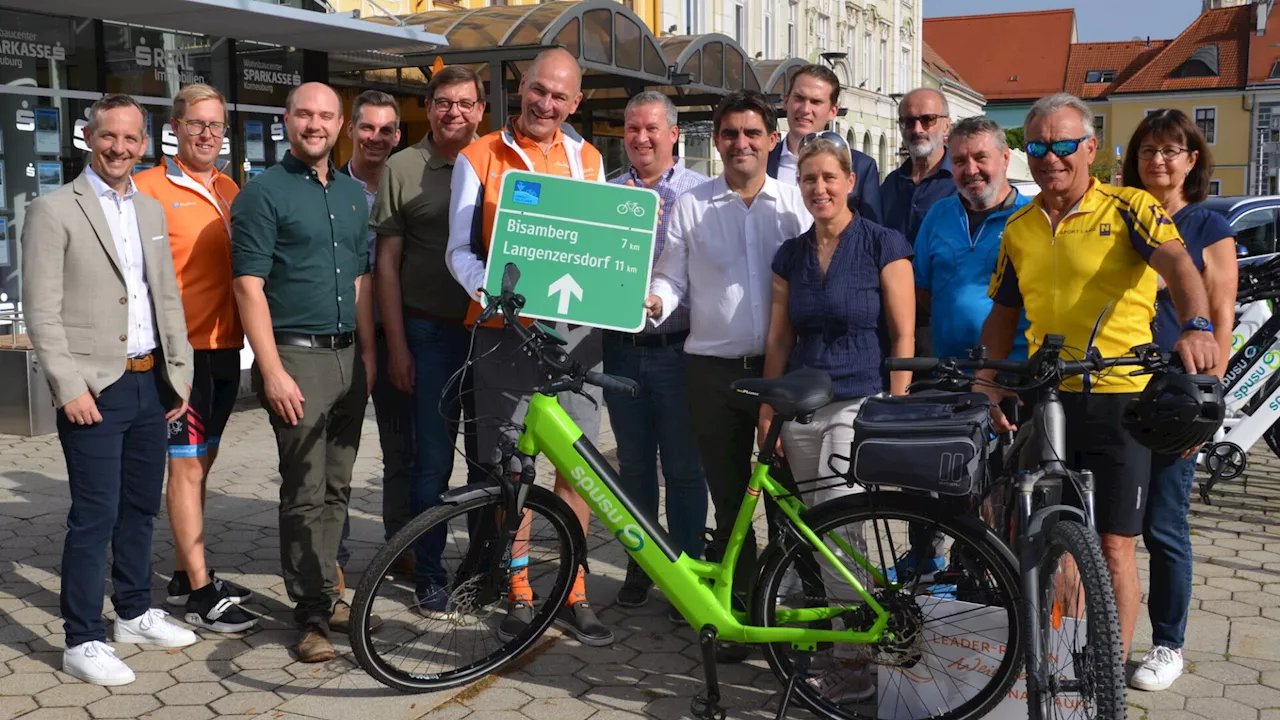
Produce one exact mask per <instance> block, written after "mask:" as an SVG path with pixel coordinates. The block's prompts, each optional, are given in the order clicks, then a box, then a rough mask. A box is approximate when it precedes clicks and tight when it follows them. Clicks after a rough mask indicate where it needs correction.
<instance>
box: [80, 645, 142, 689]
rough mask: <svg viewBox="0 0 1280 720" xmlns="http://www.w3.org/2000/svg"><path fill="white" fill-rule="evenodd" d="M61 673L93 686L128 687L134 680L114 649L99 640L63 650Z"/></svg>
mask: <svg viewBox="0 0 1280 720" xmlns="http://www.w3.org/2000/svg"><path fill="white" fill-rule="evenodd" d="M62 672H64V673H66V674H68V675H70V676H71V677H73V678H79V679H81V680H83V681H85V682H87V683H92V684H94V685H128V684H129V683H131V682H133V681H134V679H135V678H134V676H133V671H132V670H130V669H129V666H128V665H125V664H124V661H123V660H121V659H120V658H117V657H116V651H115V649H113V648H112V647H111V646H110V645H108V644H106V643H104V642H101V641H99V640H90V641H89V642H86V643H80V644H79V645H76V646H75V647H69V648H67V649H66V650H63V651H62Z"/></svg>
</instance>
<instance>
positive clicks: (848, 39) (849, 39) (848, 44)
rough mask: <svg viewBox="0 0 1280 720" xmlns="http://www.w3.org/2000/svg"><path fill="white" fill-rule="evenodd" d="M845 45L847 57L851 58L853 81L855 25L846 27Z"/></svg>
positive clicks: (852, 77) (851, 77) (850, 74)
mask: <svg viewBox="0 0 1280 720" xmlns="http://www.w3.org/2000/svg"><path fill="white" fill-rule="evenodd" d="M844 45H845V47H844V52H845V57H847V58H848V59H849V70H850V72H849V82H853V79H854V75H853V72H852V71H853V52H854V47H853V26H852V25H849V26H847V27H846V28H845V33H844Z"/></svg>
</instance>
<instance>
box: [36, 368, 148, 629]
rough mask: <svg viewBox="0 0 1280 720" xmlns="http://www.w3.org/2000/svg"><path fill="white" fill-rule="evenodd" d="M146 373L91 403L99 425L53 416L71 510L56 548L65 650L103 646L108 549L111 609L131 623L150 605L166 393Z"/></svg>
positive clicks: (131, 377)
mask: <svg viewBox="0 0 1280 720" xmlns="http://www.w3.org/2000/svg"><path fill="white" fill-rule="evenodd" d="M162 383H164V381H163V380H161V379H160V375H159V374H158V373H157V372H156V371H154V370H152V371H148V372H144V373H132V372H126V373H125V374H124V375H122V376H121V377H120V379H119V380H117V381H115V382H114V383H112V384H111V385H110V386H109V387H108V388H106V389H105V390H103V391H102V394H101V395H99V396H98V397H97V398H96V402H97V405H98V412H99V413H100V414H101V415H102V422H100V423H97V424H96V425H76V424H75V423H73V422H71V421H70V420H68V419H67V415H66V413H65V412H63V411H61V410H59V411H58V439H59V440H60V441H61V442H62V452H63V454H64V455H65V456H66V460H67V479H68V481H69V482H68V485H69V486H70V489H71V511H70V512H68V513H67V536H66V539H65V540H64V541H63V544H62V591H61V593H60V595H61V597H60V605H61V608H62V625H63V628H64V630H65V631H66V635H67V640H66V642H67V647H75V646H76V645H79V644H81V643H86V642H89V641H91V640H102V641H105V640H106V628H105V626H104V625H103V622H102V590H103V584H104V583H103V579H102V578H103V575H104V574H105V573H106V567H107V550H108V549H110V550H111V587H112V589H113V590H114V592H113V594H112V595H111V604H112V606H113V607H114V608H115V611H116V616H117V617H120V618H124V619H126V620H132V619H134V618H136V617H138V616H139V615H141V614H143V613H145V612H146V611H147V610H148V608H150V607H151V533H152V529H153V527H154V525H155V518H156V513H158V512H160V502H161V498H162V497H163V495H162V493H161V489H162V488H163V487H164V469H165V458H166V455H167V453H168V445H169V423H168V422H167V421H166V420H165V419H164V413H165V406H166V403H169V402H171V398H172V394H171V392H170V391H169V390H168V387H167V386H163V387H162V385H161V384H162Z"/></svg>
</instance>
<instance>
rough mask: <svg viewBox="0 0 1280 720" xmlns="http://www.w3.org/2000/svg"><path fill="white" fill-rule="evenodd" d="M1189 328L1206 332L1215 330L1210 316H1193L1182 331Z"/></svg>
mask: <svg viewBox="0 0 1280 720" xmlns="http://www.w3.org/2000/svg"><path fill="white" fill-rule="evenodd" d="M1188 330H1202V331H1204V332H1213V323H1211V322H1209V319H1208V318H1203V317H1193V318H1191V319H1190V320H1188V321H1187V322H1186V324H1185V325H1183V326H1182V332H1187V331H1188Z"/></svg>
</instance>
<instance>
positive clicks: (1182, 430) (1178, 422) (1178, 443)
mask: <svg viewBox="0 0 1280 720" xmlns="http://www.w3.org/2000/svg"><path fill="white" fill-rule="evenodd" d="M1226 411H1227V405H1226V401H1225V400H1224V399H1223V392H1222V383H1221V382H1219V381H1218V378H1217V377H1215V376H1213V375H1190V374H1187V373H1182V372H1158V373H1156V374H1155V375H1153V376H1152V377H1151V381H1150V382H1149V383H1147V388H1146V389H1145V390H1143V391H1142V394H1141V395H1139V396H1138V397H1136V398H1134V399H1133V400H1130V401H1129V403H1128V405H1126V406H1125V409H1124V419H1123V421H1122V422H1123V424H1124V428H1125V429H1126V430H1128V431H1129V434H1130V435H1132V436H1133V438H1134V439H1135V440H1137V441H1138V442H1140V443H1142V444H1143V445H1145V446H1147V447H1148V448H1151V450H1152V452H1156V453H1159V454H1161V455H1181V454H1182V453H1184V452H1186V451H1187V450H1190V449H1191V448H1194V447H1199V446H1201V445H1203V444H1204V443H1206V442H1208V441H1210V440H1212V439H1213V434H1214V433H1215V432H1217V431H1218V428H1219V427H1221V426H1222V419H1223V417H1225V415H1226Z"/></svg>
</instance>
